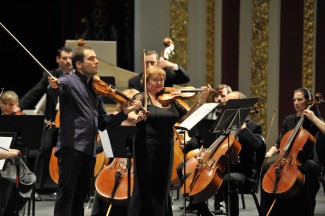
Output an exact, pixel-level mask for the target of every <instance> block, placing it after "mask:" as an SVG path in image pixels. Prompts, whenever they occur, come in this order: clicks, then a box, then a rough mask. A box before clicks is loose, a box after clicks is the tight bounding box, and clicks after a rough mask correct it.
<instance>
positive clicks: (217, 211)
mask: <svg viewBox="0 0 325 216" xmlns="http://www.w3.org/2000/svg"><path fill="white" fill-rule="evenodd" d="M212 212H213V214H214V215H227V212H225V211H223V210H214V211H212Z"/></svg>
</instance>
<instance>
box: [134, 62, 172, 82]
mask: <svg viewBox="0 0 325 216" xmlns="http://www.w3.org/2000/svg"><path fill="white" fill-rule="evenodd" d="M153 74H157V75H162V76H163V77H164V79H166V72H165V71H164V69H162V68H160V67H158V66H150V67H148V69H147V73H146V77H143V75H142V78H141V80H140V83H141V84H143V80H144V78H145V79H146V81H148V79H149V78H150V77H151V76H152V75H153Z"/></svg>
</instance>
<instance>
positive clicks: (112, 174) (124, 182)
mask: <svg viewBox="0 0 325 216" xmlns="http://www.w3.org/2000/svg"><path fill="white" fill-rule="evenodd" d="M127 160H128V159H127V158H114V160H113V161H112V163H111V164H110V165H108V166H104V167H103V169H102V170H101V171H100V173H99V174H98V175H97V177H96V181H95V188H96V191H97V193H98V195H99V197H100V199H102V200H103V201H105V202H112V200H114V201H113V202H114V204H115V205H117V206H126V205H127V204H128V189H130V195H132V191H133V177H134V175H133V159H131V163H132V168H131V176H130V185H128V169H127ZM117 172H119V173H120V174H121V175H120V178H119V180H118V183H117V185H116V191H115V194H114V197H113V195H112V192H113V189H114V186H115V182H116V173H117Z"/></svg>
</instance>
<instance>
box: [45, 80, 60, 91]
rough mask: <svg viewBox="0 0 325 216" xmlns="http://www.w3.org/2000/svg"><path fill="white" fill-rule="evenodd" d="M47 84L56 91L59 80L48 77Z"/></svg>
mask: <svg viewBox="0 0 325 216" xmlns="http://www.w3.org/2000/svg"><path fill="white" fill-rule="evenodd" d="M48 81H49V84H50V86H51V88H54V89H57V88H59V79H58V78H56V77H49V78H48Z"/></svg>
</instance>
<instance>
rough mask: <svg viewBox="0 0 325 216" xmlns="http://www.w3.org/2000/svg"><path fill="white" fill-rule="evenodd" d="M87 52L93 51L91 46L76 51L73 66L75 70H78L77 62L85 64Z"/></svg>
mask: <svg viewBox="0 0 325 216" xmlns="http://www.w3.org/2000/svg"><path fill="white" fill-rule="evenodd" d="M85 50H93V49H92V48H91V47H89V46H78V47H77V48H76V49H75V50H74V53H73V55H72V66H73V68H74V69H75V70H76V68H77V67H76V62H77V61H80V62H83V61H84V57H85V54H84V51H85Z"/></svg>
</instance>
